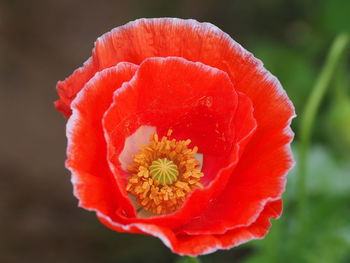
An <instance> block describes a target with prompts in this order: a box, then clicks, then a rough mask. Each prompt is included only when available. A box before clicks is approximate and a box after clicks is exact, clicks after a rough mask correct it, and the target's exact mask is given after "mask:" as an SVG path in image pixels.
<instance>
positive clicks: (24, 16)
mask: <svg viewBox="0 0 350 263" xmlns="http://www.w3.org/2000/svg"><path fill="white" fill-rule="evenodd" d="M164 16H170V17H181V18H194V19H197V20H199V21H206V22H211V23H213V24H215V25H217V26H218V27H220V28H221V29H222V30H223V31H225V32H227V33H228V34H230V35H231V36H232V37H233V38H234V39H235V40H236V41H238V42H239V43H241V44H242V45H243V46H244V47H245V48H247V49H248V50H250V51H251V52H253V53H254V55H255V56H256V57H258V58H260V59H261V60H263V62H264V64H265V66H266V68H267V69H269V70H270V71H271V72H272V73H273V74H274V75H276V76H277V77H278V78H279V79H280V81H281V83H282V85H283V86H284V88H285V89H286V90H287V92H288V94H289V96H290V98H291V99H292V100H293V102H294V104H295V106H296V111H297V114H298V116H299V117H298V118H296V119H295V120H294V121H293V129H294V131H298V129H299V128H300V127H299V125H300V116H302V114H303V108H304V106H305V104H306V102H307V98H308V96H309V94H310V92H311V90H312V88H313V86H314V83H315V80H316V78H317V75H318V73H319V72H320V70H321V67H322V65H323V63H324V61H325V58H326V55H327V53H328V50H329V48H330V46H331V43H332V41H333V39H334V38H335V37H336V36H337V35H338V34H339V33H341V32H348V33H350V1H349V0H320V1H312V0H294V1H278V0H246V1H244V0H241V1H238V0H237V1H236V0H231V1H230V0H189V1H185V0H171V1H166V0H150V1H136V0H129V1H122V0H120V1H108V0H101V1H91V0H79V1H68V0H60V1H57V0H32V1H28V0H0V106H1V110H0V118H1V119H0V120H1V147H0V168H1V177H0V179H1V181H0V262H4V263H7V262H10V263H11V262H52V263H55V262H85V263H89V262H111V263H112V262H118V263H119V262H120V263H124V262H125V263H131V262H132V263H133V262H174V261H176V260H177V259H178V257H177V256H176V255H173V254H172V253H171V252H170V251H169V250H168V248H166V247H165V246H164V245H163V244H162V243H161V242H160V241H159V240H158V239H156V238H152V237H146V236H141V235H131V234H120V233H115V232H113V231H111V230H109V229H107V228H105V227H104V226H102V225H101V224H100V223H99V222H98V221H97V219H96V218H95V215H94V214H93V213H89V212H86V211H84V210H83V209H79V208H77V207H76V206H77V200H76V199H75V198H74V197H73V195H72V187H71V184H70V181H69V173H68V171H67V170H65V168H64V160H65V147H66V139H65V120H64V118H63V117H62V116H60V114H58V113H57V112H56V111H55V110H54V108H53V104H52V102H53V101H54V100H55V99H56V93H55V89H54V87H55V84H56V82H57V80H62V79H64V78H65V77H66V76H68V75H69V74H70V73H71V72H72V71H73V70H74V69H75V68H77V67H78V66H80V65H81V64H82V63H83V62H84V61H85V60H86V59H87V57H88V56H89V55H90V53H91V49H92V47H93V42H94V41H95V39H96V38H97V37H98V36H100V35H101V34H103V33H104V32H106V31H109V30H110V29H112V28H114V27H116V26H119V25H122V24H125V23H126V22H128V21H131V20H134V19H136V18H140V17H164ZM349 58H350V55H349V53H348V54H347V55H346V56H344V58H343V61H342V65H341V67H340V68H339V70H337V73H336V77H335V78H334V79H333V80H332V82H331V85H330V86H329V87H328V90H327V93H326V95H325V98H324V100H323V101H322V104H321V107H320V110H319V111H318V114H317V118H316V121H315V125H314V127H313V133H312V144H311V149H310V152H309V159H308V162H307V165H308V172H307V175H308V176H307V184H306V193H307V200H308V207H307V211H306V220H305V225H304V227H303V228H302V231H300V228H298V222H299V221H298V216H297V209H298V202H297V189H296V188H297V187H296V185H297V176H298V173H297V169H294V170H293V171H292V172H291V173H290V174H289V175H288V178H289V181H288V186H287V191H286V193H285V194H284V205H285V209H284V213H283V216H282V218H281V219H280V220H278V221H274V222H273V227H272V229H271V231H270V233H269V234H268V235H267V237H266V238H265V239H264V240H257V241H253V242H250V243H248V244H245V245H242V246H240V247H237V248H233V249H231V250H229V251H218V252H216V253H213V254H210V255H207V256H202V257H200V259H201V261H202V262H207V263H209V262H219V263H220V262H222V263H225V262H227V263H228V262H242V263H274V262H287V263H289V262H290V263H294V262H301V263H303V262H310V263H312V262H317V263H338V262H341V263H347V262H350V99H349V92H350V79H349V78H350V74H349V63H348V62H349ZM299 141H300V138H299V134H298V133H296V139H295V141H294V143H293V149H294V152H295V154H296V155H298V154H297V152H298V147H299V145H300V143H299Z"/></svg>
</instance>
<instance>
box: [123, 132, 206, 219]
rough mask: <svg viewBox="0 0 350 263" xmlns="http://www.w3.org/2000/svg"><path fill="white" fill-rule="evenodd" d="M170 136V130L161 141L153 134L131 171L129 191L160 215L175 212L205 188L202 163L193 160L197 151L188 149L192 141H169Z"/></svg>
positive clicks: (143, 204) (142, 148)
mask: <svg viewBox="0 0 350 263" xmlns="http://www.w3.org/2000/svg"><path fill="white" fill-rule="evenodd" d="M171 134H172V130H169V131H168V133H167V136H163V138H162V139H161V140H159V138H158V134H156V133H155V134H153V135H152V136H151V138H150V143H149V144H147V145H143V146H142V147H141V150H140V152H139V153H137V154H136V155H135V156H134V162H133V163H132V165H131V166H130V167H128V170H129V171H130V172H131V175H130V176H129V178H128V183H127V186H126V190H127V191H128V192H129V193H130V194H132V195H135V196H136V201H137V204H138V205H139V206H141V207H143V209H145V210H146V211H151V212H153V213H154V214H158V215H159V214H167V213H172V212H174V211H176V210H177V209H179V208H180V207H181V206H182V204H183V203H184V201H185V200H186V197H187V195H188V194H189V193H191V192H192V191H193V190H195V189H196V188H202V187H203V186H202V184H201V183H200V179H201V177H203V173H202V172H201V171H200V170H199V167H200V162H199V161H198V160H196V159H195V157H194V156H195V154H196V153H197V151H198V147H196V146H195V147H193V148H189V147H188V145H189V144H190V143H191V140H190V139H187V140H180V141H177V140H175V139H170V138H169V137H170V136H171Z"/></svg>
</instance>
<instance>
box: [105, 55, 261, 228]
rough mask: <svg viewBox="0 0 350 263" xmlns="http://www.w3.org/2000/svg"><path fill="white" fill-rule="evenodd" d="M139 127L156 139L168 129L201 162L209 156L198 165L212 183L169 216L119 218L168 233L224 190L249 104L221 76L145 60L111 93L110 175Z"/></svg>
mask: <svg viewBox="0 0 350 263" xmlns="http://www.w3.org/2000/svg"><path fill="white" fill-rule="evenodd" d="M238 103H239V105H238ZM237 107H238V108H237ZM228 116H231V117H228ZM243 123H244V125H243ZM143 125H150V126H155V127H156V128H157V131H158V133H159V134H160V135H163V134H166V131H167V130H168V129H169V128H172V129H173V134H174V137H175V138H176V139H188V138H190V139H191V140H192V141H193V144H194V145H197V146H198V147H199V149H200V151H201V152H202V153H203V155H204V158H206V156H207V155H208V156H210V157H209V158H208V159H207V160H204V166H205V167H203V171H204V173H205V174H207V171H208V173H213V174H215V175H217V178H214V177H213V176H211V175H208V176H211V178H210V180H211V181H212V184H211V185H210V183H211V182H209V180H208V183H207V184H208V187H207V188H206V189H203V190H196V191H195V192H194V193H193V194H192V195H191V196H190V197H189V198H188V200H187V202H186V203H185V205H184V207H183V208H182V209H180V210H178V211H176V212H175V213H174V214H171V215H167V216H160V217H153V218H148V219H142V218H126V217H123V216H121V217H122V218H121V221H123V222H124V223H135V222H147V223H152V224H159V225H161V226H167V227H170V228H172V227H179V226H180V225H182V224H184V223H185V222H188V221H189V220H190V219H191V218H192V217H193V216H198V215H200V214H201V213H202V212H203V208H204V207H206V206H207V205H208V201H209V200H210V198H212V197H213V196H214V195H215V194H218V193H219V192H220V191H221V190H222V189H223V188H224V186H225V183H226V182H227V181H228V178H229V176H230V175H231V171H232V170H233V167H234V162H236V161H237V160H238V155H237V154H239V150H238V148H237V145H236V140H239V141H240V143H241V146H242V149H243V148H244V147H243V146H244V145H243V143H242V142H243V141H244V140H248V137H249V136H250V134H251V133H252V132H253V130H254V128H255V125H256V124H255V121H254V118H253V117H252V107H251V104H250V101H249V99H248V98H247V97H246V96H245V95H243V94H236V92H235V91H234V88H233V86H232V84H231V82H230V80H229V79H228V78H227V75H226V74H225V73H224V72H222V71H220V70H217V69H213V68H211V67H208V66H205V65H203V64H200V63H193V62H189V61H186V60H184V59H181V58H153V59H148V60H145V61H144V62H143V63H142V64H141V65H140V68H139V70H138V71H137V73H136V74H135V76H134V78H133V79H132V80H131V81H130V82H129V83H124V85H123V87H122V88H121V89H119V90H117V91H116V93H115V96H114V102H113V104H112V106H111V107H110V109H109V110H108V111H107V112H106V114H105V117H104V128H105V131H106V135H107V138H106V141H107V143H108V145H109V148H108V152H109V154H108V158H109V161H110V163H111V164H112V167H113V170H115V171H116V173H115V174H116V176H121V175H122V174H123V173H122V171H120V170H121V167H120V163H119V156H120V152H121V151H122V149H123V147H124V146H123V145H124V140H125V138H126V137H128V136H129V135H130V134H133V133H134V132H135V130H136V129H138V128H139V127H140V126H143ZM234 125H239V127H237V129H236V128H235V126H234ZM241 141H242V142H241ZM236 148H237V149H236ZM218 164H219V165H218ZM211 166H212V167H211ZM117 171H120V173H118V172H117ZM117 180H126V178H119V179H117ZM214 181H215V182H214ZM124 191H125V190H124ZM125 194H126V192H125ZM165 218H166V220H165ZM121 221H120V222H121Z"/></svg>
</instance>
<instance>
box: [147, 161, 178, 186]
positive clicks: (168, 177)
mask: <svg viewBox="0 0 350 263" xmlns="http://www.w3.org/2000/svg"><path fill="white" fill-rule="evenodd" d="M149 172H150V175H151V177H152V178H153V179H154V180H156V181H158V182H159V183H160V184H162V185H168V184H172V183H174V182H176V181H177V176H178V175H179V171H178V169H177V166H176V164H174V162H173V161H171V160H169V159H167V158H159V159H157V160H155V161H153V162H152V165H151V166H150V167H149Z"/></svg>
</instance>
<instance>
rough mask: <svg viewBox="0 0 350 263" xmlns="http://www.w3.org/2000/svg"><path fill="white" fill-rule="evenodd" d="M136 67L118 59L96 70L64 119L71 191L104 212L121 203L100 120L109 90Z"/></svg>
mask: <svg viewBox="0 0 350 263" xmlns="http://www.w3.org/2000/svg"><path fill="white" fill-rule="evenodd" d="M136 68H137V66H136V65H133V64H131V63H119V64H118V65H117V66H115V67H112V68H109V69H106V70H104V71H101V72H99V73H98V74H96V76H95V77H94V78H92V79H91V80H90V81H89V82H88V83H87V84H86V85H85V86H84V88H83V89H82V90H81V91H80V93H79V94H78V96H77V97H76V98H75V100H74V101H73V103H72V109H73V115H72V117H71V118H70V119H69V121H68V123H67V138H68V149H67V161H66V167H67V168H68V169H69V170H70V171H71V173H72V183H73V185H74V194H75V196H76V197H77V198H78V199H79V201H80V202H79V205H80V206H82V207H84V208H86V209H89V210H95V211H99V212H101V213H105V214H108V215H111V214H113V213H114V212H115V210H116V209H118V208H119V207H125V205H124V202H123V196H121V195H120V192H119V191H118V186H117V184H116V183H115V179H114V178H113V176H112V173H111V171H110V170H109V166H108V163H107V160H106V155H107V152H106V143H105V140H104V134H103V129H102V123H101V121H102V116H103V114H104V113H105V111H106V110H107V108H108V107H109V106H110V104H111V102H112V95H113V92H114V91H115V90H116V89H118V87H120V86H121V84H122V83H123V82H124V81H128V80H130V78H131V77H132V76H133V75H134V72H135V71H136Z"/></svg>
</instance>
